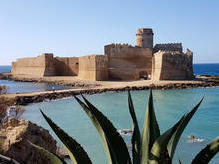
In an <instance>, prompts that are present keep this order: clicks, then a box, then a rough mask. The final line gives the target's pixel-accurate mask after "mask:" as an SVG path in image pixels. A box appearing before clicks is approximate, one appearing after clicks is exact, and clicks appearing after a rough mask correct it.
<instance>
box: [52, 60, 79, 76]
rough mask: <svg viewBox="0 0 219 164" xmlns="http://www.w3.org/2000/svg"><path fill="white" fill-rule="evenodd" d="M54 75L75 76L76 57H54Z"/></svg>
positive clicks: (77, 63)
mask: <svg viewBox="0 0 219 164" xmlns="http://www.w3.org/2000/svg"><path fill="white" fill-rule="evenodd" d="M54 67H55V72H56V76H77V75H78V71H79V70H78V69H79V58H78V57H61V58H60V57H56V58H54Z"/></svg>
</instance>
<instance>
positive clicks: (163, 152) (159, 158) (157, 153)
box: [149, 116, 184, 164]
mask: <svg viewBox="0 0 219 164" xmlns="http://www.w3.org/2000/svg"><path fill="white" fill-rule="evenodd" d="M183 119H184V116H183V117H182V118H181V119H180V120H179V121H178V122H177V123H176V124H175V125H174V126H173V127H171V128H170V129H169V130H167V131H166V132H164V133H163V134H162V135H161V136H160V137H158V138H157V139H156V141H155V142H154V144H153V146H152V148H151V156H150V159H149V160H150V163H154V164H158V163H159V164H162V163H171V160H172V159H171V158H170V156H169V154H168V151H167V144H168V143H169V141H170V139H171V137H172V135H173V134H174V133H175V131H176V130H177V128H178V126H179V125H180V123H181V122H182V120H183Z"/></svg>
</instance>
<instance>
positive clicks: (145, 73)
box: [139, 71, 150, 80]
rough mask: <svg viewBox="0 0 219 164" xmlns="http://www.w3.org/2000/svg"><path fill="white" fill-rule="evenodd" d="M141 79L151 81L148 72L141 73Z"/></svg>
mask: <svg viewBox="0 0 219 164" xmlns="http://www.w3.org/2000/svg"><path fill="white" fill-rule="evenodd" d="M139 79H144V80H149V79H150V77H149V75H148V73H147V71H140V72H139Z"/></svg>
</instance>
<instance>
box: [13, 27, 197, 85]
mask: <svg viewBox="0 0 219 164" xmlns="http://www.w3.org/2000/svg"><path fill="white" fill-rule="evenodd" d="M153 36H154V33H153V30H152V29H150V28H141V29H138V31H137V34H136V46H131V45H127V44H109V45H106V46H105V47H104V55H87V56H83V57H65V58H63V57H53V54H48V53H45V54H42V55H40V56H38V57H35V58H22V59H18V60H17V61H16V62H13V63H12V75H13V76H15V77H16V76H33V77H43V76H78V77H79V78H81V79H87V80H123V81H124V80H139V79H142V78H144V79H152V80H185V79H191V78H193V68H192V60H193V53H192V52H191V51H190V50H188V51H187V52H186V53H183V47H182V44H181V43H168V44H156V45H155V46H153Z"/></svg>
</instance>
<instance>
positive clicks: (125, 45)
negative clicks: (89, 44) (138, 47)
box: [105, 43, 134, 48]
mask: <svg viewBox="0 0 219 164" xmlns="http://www.w3.org/2000/svg"><path fill="white" fill-rule="evenodd" d="M105 47H112V48H115V47H118V48H122V47H134V46H132V45H130V44H128V43H124V44H122V43H112V44H108V45H105Z"/></svg>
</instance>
